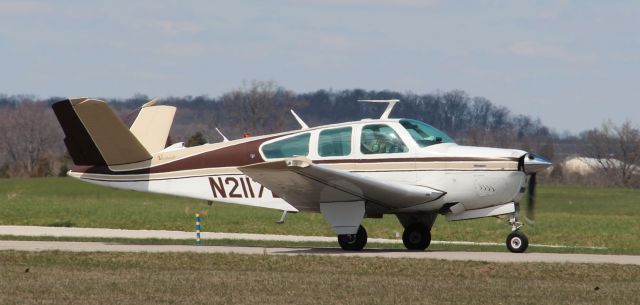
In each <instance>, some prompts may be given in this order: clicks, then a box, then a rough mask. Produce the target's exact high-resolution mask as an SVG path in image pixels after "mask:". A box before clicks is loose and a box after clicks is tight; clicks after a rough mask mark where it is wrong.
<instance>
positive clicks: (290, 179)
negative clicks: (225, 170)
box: [239, 159, 444, 211]
mask: <svg viewBox="0 0 640 305" xmlns="http://www.w3.org/2000/svg"><path fill="white" fill-rule="evenodd" d="M239 170H240V171H242V172H243V173H244V174H246V175H247V176H249V177H251V178H252V179H253V180H255V181H257V182H259V183H260V184H262V185H264V186H265V187H266V188H268V189H270V190H272V191H273V192H274V193H276V194H278V196H280V197H282V198H283V199H284V200H286V201H287V202H289V203H290V204H291V205H293V206H294V207H296V208H298V209H300V210H314V211H319V205H320V203H327V202H347V201H360V200H365V201H369V202H372V203H375V204H376V205H379V206H381V207H383V208H386V209H391V210H393V209H399V208H407V207H411V206H414V205H418V204H422V203H425V202H429V201H433V200H436V199H438V198H440V197H441V196H442V195H444V192H442V191H439V190H435V189H432V188H429V187H425V186H419V185H409V184H401V183H393V182H387V181H380V180H378V179H374V178H370V177H366V176H363V175H360V174H357V173H351V172H348V171H343V170H337V169H332V168H329V167H325V166H321V165H316V164H313V163H312V162H311V161H309V160H306V159H286V160H282V161H273V162H265V163H259V164H253V165H248V166H245V167H240V168H239Z"/></svg>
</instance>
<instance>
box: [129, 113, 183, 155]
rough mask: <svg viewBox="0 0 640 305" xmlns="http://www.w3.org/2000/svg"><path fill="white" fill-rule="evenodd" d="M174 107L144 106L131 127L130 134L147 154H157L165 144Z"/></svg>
mask: <svg viewBox="0 0 640 305" xmlns="http://www.w3.org/2000/svg"><path fill="white" fill-rule="evenodd" d="M175 114H176V107H173V106H153V105H152V104H151V105H150V103H147V104H145V105H144V106H142V108H141V109H140V113H138V116H137V117H136V120H135V121H134V122H133V124H132V125H131V133H133V135H134V136H135V137H136V138H137V139H138V141H140V144H142V146H144V147H145V148H146V149H147V151H148V152H150V153H152V154H153V153H157V152H159V151H161V150H163V149H164V147H165V144H167V137H168V136H169V130H170V129H171V125H172V124H173V117H174V115H175Z"/></svg>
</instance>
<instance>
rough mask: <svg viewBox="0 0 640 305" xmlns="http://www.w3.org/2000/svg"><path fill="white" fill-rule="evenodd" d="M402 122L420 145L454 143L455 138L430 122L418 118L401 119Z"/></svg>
mask: <svg viewBox="0 0 640 305" xmlns="http://www.w3.org/2000/svg"><path fill="white" fill-rule="evenodd" d="M400 124H401V125H402V126H403V127H404V128H405V129H406V130H407V131H408V132H409V134H410V135H411V137H412V138H413V139H414V140H415V141H416V143H418V145H420V147H427V146H430V145H435V144H440V143H454V142H453V139H451V138H450V137H449V136H448V135H446V134H445V133H444V132H442V131H440V130H438V129H436V128H434V127H433V126H431V125H429V124H425V123H423V122H420V121H416V120H400Z"/></svg>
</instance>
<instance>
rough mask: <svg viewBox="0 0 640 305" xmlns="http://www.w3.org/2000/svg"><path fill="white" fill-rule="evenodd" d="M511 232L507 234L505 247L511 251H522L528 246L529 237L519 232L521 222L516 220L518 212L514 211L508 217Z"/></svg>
mask: <svg viewBox="0 0 640 305" xmlns="http://www.w3.org/2000/svg"><path fill="white" fill-rule="evenodd" d="M509 224H510V225H511V233H510V234H509V235H508V236H507V248H508V249H509V251H511V252H513V253H523V252H524V251H526V250H527V247H529V239H528V238H527V236H526V235H524V233H522V232H520V230H519V229H520V228H521V227H522V223H521V222H519V221H518V213H517V212H515V213H513V214H511V216H510V217H509Z"/></svg>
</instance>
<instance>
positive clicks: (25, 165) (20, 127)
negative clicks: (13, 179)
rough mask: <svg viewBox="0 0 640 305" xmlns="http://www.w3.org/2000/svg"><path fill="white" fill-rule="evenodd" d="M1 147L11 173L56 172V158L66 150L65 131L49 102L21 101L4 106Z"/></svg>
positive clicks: (1, 121) (1, 115) (25, 174)
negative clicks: (63, 144)
mask: <svg viewBox="0 0 640 305" xmlns="http://www.w3.org/2000/svg"><path fill="white" fill-rule="evenodd" d="M0 117H1V118H2V120H0V130H1V131H2V132H0V142H1V143H2V147H0V151H1V152H2V153H1V154H3V155H5V158H6V160H5V162H6V163H7V165H8V171H9V175H10V176H44V175H50V174H53V173H54V169H53V168H52V167H53V160H55V159H56V157H58V155H60V154H62V151H63V148H62V147H61V145H62V138H63V136H62V133H61V131H60V127H59V126H57V123H56V121H55V118H54V115H53V112H52V111H51V109H50V108H49V107H48V106H47V105H46V104H45V103H36V102H31V101H23V102H19V103H17V104H16V105H15V107H5V108H2V109H0Z"/></svg>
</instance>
